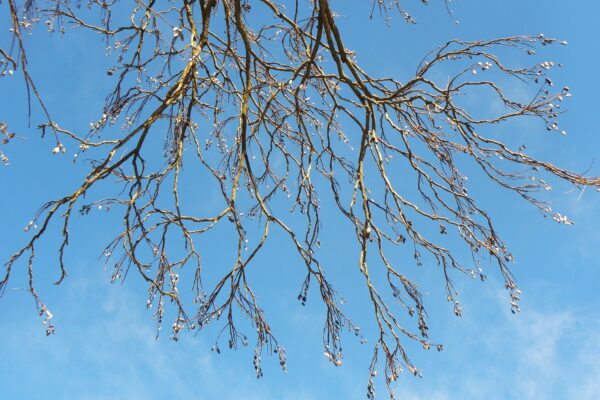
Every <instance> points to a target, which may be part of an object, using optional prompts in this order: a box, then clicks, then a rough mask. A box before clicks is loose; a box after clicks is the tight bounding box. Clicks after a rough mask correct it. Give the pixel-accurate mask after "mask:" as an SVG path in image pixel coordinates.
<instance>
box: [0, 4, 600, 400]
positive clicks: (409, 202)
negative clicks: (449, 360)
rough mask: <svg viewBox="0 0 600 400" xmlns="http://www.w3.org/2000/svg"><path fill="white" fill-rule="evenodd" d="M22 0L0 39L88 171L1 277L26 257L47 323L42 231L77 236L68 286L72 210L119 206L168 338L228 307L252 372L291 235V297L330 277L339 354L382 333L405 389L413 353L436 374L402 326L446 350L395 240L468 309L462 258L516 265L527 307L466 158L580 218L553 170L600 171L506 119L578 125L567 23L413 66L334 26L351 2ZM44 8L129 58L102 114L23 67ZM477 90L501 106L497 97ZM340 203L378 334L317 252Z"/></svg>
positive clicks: (119, 58)
mask: <svg viewBox="0 0 600 400" xmlns="http://www.w3.org/2000/svg"><path fill="white" fill-rule="evenodd" d="M422 2H423V3H427V1H425V0H422ZM6 3H7V6H8V8H9V9H10V15H11V26H10V34H9V35H5V36H3V37H2V38H1V40H2V41H1V42H0V75H1V78H2V79H8V78H10V76H12V75H13V74H16V73H17V72H18V75H19V76H20V77H21V78H22V79H23V81H24V84H25V85H24V87H25V90H26V91H27V94H28V97H29V99H30V103H29V110H30V113H29V118H30V120H31V121H36V122H35V123H36V124H37V121H40V122H39V126H38V127H39V129H40V132H41V134H42V136H46V137H51V138H52V140H53V147H52V149H51V151H52V153H54V154H56V155H57V156H59V155H61V154H63V153H66V152H67V149H69V150H72V149H73V148H76V149H77V150H76V152H75V153H74V157H73V162H77V163H83V164H84V165H85V171H86V174H85V176H84V177H83V179H81V182H80V185H79V186H78V187H75V188H73V190H72V191H70V192H68V193H65V194H64V196H63V197H60V198H57V199H52V200H49V201H47V202H46V203H44V204H43V205H42V206H41V207H40V209H39V211H38V212H37V213H36V214H35V215H34V216H33V218H32V219H31V221H30V222H29V223H28V225H27V227H26V228H25V229H26V230H28V231H30V232H31V237H30V239H29V241H28V242H27V243H25V244H24V246H23V247H22V248H21V249H19V250H17V251H16V252H15V253H14V255H13V256H12V257H10V259H9V260H7V262H6V263H5V264H4V271H3V274H2V275H0V293H1V292H2V291H3V290H5V289H6V287H7V285H8V284H9V282H10V278H11V274H12V273H13V272H14V271H13V270H15V269H16V268H19V267H20V266H21V265H23V266H24V268H28V272H27V274H28V277H29V288H28V289H29V291H30V292H31V294H32V296H33V297H34V299H35V301H36V304H37V306H38V310H39V312H40V315H41V316H42V317H43V319H44V323H45V324H46V329H47V333H48V334H51V333H54V326H53V324H52V321H51V319H52V314H51V312H50V310H49V308H48V306H47V305H46V303H45V302H44V301H43V296H41V295H40V294H38V290H37V289H36V288H37V286H36V279H35V272H36V266H37V260H36V258H35V255H36V247H37V246H38V244H39V242H40V241H41V240H43V238H44V237H45V236H46V235H49V234H58V235H60V237H61V242H60V244H59V247H58V257H57V259H56V260H55V265H56V267H57V270H58V279H57V281H56V283H57V284H60V283H61V282H62V281H63V280H64V279H65V278H66V277H67V273H68V265H67V263H66V262H65V254H66V252H67V251H68V245H69V242H70V234H71V231H70V226H71V221H72V220H73V218H77V215H78V214H79V215H80V216H81V217H82V218H83V216H84V215H86V214H88V213H89V212H90V211H91V210H93V209H103V210H107V211H108V212H109V215H110V216H111V218H114V219H116V220H120V221H122V227H121V230H120V231H119V232H117V233H116V234H115V237H114V239H113V240H112V241H111V242H110V243H107V244H106V245H105V246H103V248H102V249H99V250H101V251H102V252H103V254H104V256H105V260H106V262H107V265H110V267H111V268H112V269H113V275H112V277H113V282H115V281H119V280H123V279H125V277H126V276H127V275H137V276H138V278H140V279H142V280H143V281H144V282H145V283H146V284H147V290H148V297H147V305H148V308H152V309H153V313H154V317H155V319H156V320H157V323H158V325H159V326H160V325H161V324H162V322H163V319H165V318H167V317H168V318H169V320H168V325H169V327H170V330H171V333H170V335H171V337H172V338H173V339H175V340H177V338H178V336H179V335H180V334H181V333H182V332H183V331H199V330H202V329H203V327H205V326H206V325H208V324H218V325H219V326H220V327H222V331H221V332H222V335H223V337H221V335H219V338H217V341H216V344H215V350H216V351H220V349H219V344H220V341H224V342H225V343H226V344H227V346H228V347H230V348H237V347H238V346H239V345H240V344H243V345H247V344H248V342H249V341H254V342H255V355H254V367H255V369H256V375H257V377H260V376H261V375H262V369H261V355H262V354H263V353H265V352H266V353H271V354H275V355H276V357H277V358H278V360H279V363H280V364H281V367H282V368H283V369H284V370H285V369H286V355H285V350H284V347H283V343H285V338H279V337H276V336H275V335H276V333H275V332H273V331H272V329H271V328H270V325H269V323H268V314H269V304H261V303H260V298H259V297H258V296H256V295H255V292H254V291H253V289H252V287H251V284H250V279H249V276H250V275H251V274H252V268H251V265H252V263H253V260H255V258H256V257H257V254H259V253H260V252H261V251H262V250H263V249H264V248H265V243H267V242H268V241H269V240H270V238H271V237H273V236H274V235H276V236H278V237H283V238H285V240H287V241H288V242H289V243H290V244H291V247H292V248H293V249H294V250H295V251H294V253H295V254H294V257H295V260H296V261H295V262H293V263H292V264H293V268H301V269H302V270H303V274H304V276H305V278H304V280H303V281H301V282H299V290H298V291H297V292H294V293H293V296H297V298H298V300H299V302H300V303H301V304H305V303H306V302H307V301H308V298H309V297H315V298H317V299H319V300H320V301H321V302H322V303H323V305H324V307H325V321H324V328H323V346H324V351H325V355H326V357H327V358H328V359H329V360H330V361H331V362H332V363H333V364H334V365H336V366H339V365H341V363H342V359H343V351H342V345H341V341H342V339H343V337H344V334H345V332H348V333H350V334H351V335H356V336H358V337H359V338H360V340H363V341H366V340H367V339H368V340H369V344H371V345H372V351H373V357H372V362H371V364H370V366H369V377H368V388H367V396H368V397H369V398H374V396H375V389H374V377H375V376H376V375H377V371H378V370H380V371H382V372H383V376H384V379H385V382H386V384H387V385H388V388H389V389H390V393H391V387H390V384H391V382H393V381H395V380H396V379H397V378H398V375H399V374H400V372H401V371H402V370H403V369H406V370H408V371H409V372H410V373H413V374H415V375H419V370H418V369H417V367H416V366H415V365H413V363H412V362H411V360H410V358H409V355H408V354H407V352H406V343H405V341H406V340H410V341H416V342H418V343H419V344H420V345H421V346H422V347H423V348H425V349H430V348H434V349H437V350H442V345H441V344H439V343H437V342H434V341H432V340H431V339H430V338H429V333H428V324H427V313H426V307H425V306H426V305H425V304H424V298H423V292H422V289H421V288H420V287H418V285H417V284H416V283H415V282H414V281H413V280H411V279H410V278H409V277H408V274H407V273H406V270H407V266H406V265H404V263H402V262H400V261H399V260H398V253H402V254H407V253H408V254H410V255H411V257H412V258H413V259H414V265H415V266H420V265H422V264H424V263H426V264H433V265H436V266H438V267H439V269H438V270H439V273H440V274H441V275H442V278H443V285H444V287H445V289H444V290H445V296H446V300H447V301H448V302H450V303H451V305H452V309H453V312H454V313H455V314H456V315H457V316H460V315H461V312H462V309H461V306H460V303H459V298H458V293H457V290H456V289H455V287H454V283H453V282H454V280H455V279H456V277H458V276H460V275H466V276H469V277H472V278H476V279H480V280H482V281H483V280H485V279H486V277H487V274H488V272H486V270H487V269H488V268H489V267H490V264H492V265H495V267H494V268H495V270H494V272H493V273H495V274H498V275H499V276H501V277H502V280H503V282H504V285H505V287H506V289H507V290H508V292H509V296H510V306H511V309H512V311H513V312H517V311H518V310H519V305H518V303H519V295H520V291H519V289H518V287H517V283H516V280H515V278H514V276H513V274H512V273H511V264H512V262H513V257H512V255H511V253H510V251H509V249H508V248H507V246H506V245H505V244H504V242H503V240H502V239H501V237H500V236H499V233H498V231H497V229H496V228H495V225H494V222H493V220H492V218H491V217H490V216H489V214H488V212H487V210H486V209H485V208H483V206H481V205H480V204H479V203H478V202H477V201H476V199H475V198H474V197H473V196H471V195H470V192H469V190H468V183H470V182H471V181H470V180H468V177H469V175H471V174H476V176H477V179H479V180H485V181H486V182H489V183H492V184H493V185H496V186H499V187H502V188H504V189H506V190H508V191H511V192H513V193H514V194H515V195H516V196H517V197H519V198H521V199H523V200H524V203H529V204H530V205H532V206H533V207H534V208H535V209H537V210H539V211H540V212H541V213H542V214H543V215H544V216H548V217H550V218H551V219H553V220H555V221H556V222H557V223H562V224H567V225H568V224H572V221H571V220H570V219H569V218H568V217H567V216H565V215H563V214H560V213H558V212H556V211H555V210H553V209H552V208H551V206H550V205H549V202H548V196H547V192H548V191H550V190H551V189H552V186H551V185H553V181H556V182H562V183H567V184H570V185H573V186H574V187H575V188H577V189H582V188H585V187H586V186H592V187H595V188H598V187H600V178H598V177H588V176H585V173H584V174H582V173H577V172H572V171H569V170H566V169H563V168H561V167H560V166H557V165H555V164H553V163H552V162H551V161H547V160H542V159H538V158H536V157H535V156H533V155H530V154H528V153H527V148H526V147H525V146H524V145H520V144H518V143H516V141H515V139H514V138H510V137H508V138H507V134H506V133H505V134H503V133H502V130H503V129H507V130H514V129H515V128H514V125H511V124H513V121H515V120H536V121H538V126H539V127H541V128H542V129H546V130H547V131H549V132H550V133H553V134H565V133H566V132H564V130H563V129H562V127H561V126H559V123H558V117H559V116H560V114H561V113H562V112H563V111H562V104H563V102H564V101H566V100H568V98H569V97H570V96H571V93H570V89H569V87H567V86H562V85H558V84H554V82H553V80H552V76H551V74H552V71H553V70H554V69H555V68H558V67H559V65H558V63H554V62H552V61H548V60H546V59H545V58H541V57H540V56H538V54H537V53H536V52H537V51H538V49H540V48H543V47H551V46H561V45H566V44H567V43H566V42H564V41H561V40H558V39H554V38H551V37H547V36H545V35H543V34H540V35H536V36H512V37H504V38H497V39H483V40H474V41H465V40H449V41H447V42H446V43H445V44H443V45H441V46H440V47H438V48H436V49H434V50H432V51H431V52H429V53H427V51H424V52H423V54H424V55H425V57H424V58H423V59H422V60H420V61H419V60H418V59H415V60H407V63H408V64H409V65H410V66H413V65H414V67H415V70H414V72H413V73H412V74H411V75H410V76H387V75H383V76H380V75H378V74H377V73H376V72H375V73H373V72H370V71H368V70H367V69H366V68H364V67H362V66H361V62H360V61H359V59H360V57H359V56H360V55H359V54H358V55H357V53H356V52H354V51H352V50H351V46H352V44H351V43H350V42H349V40H347V36H346V33H345V32H344V30H343V29H340V28H339V26H338V25H339V24H338V20H339V18H340V14H338V13H337V12H343V11H344V8H346V7H352V5H351V4H343V3H339V4H335V3H334V2H332V1H329V0H310V1H304V2H289V1H275V0H255V1H250V0H221V1H219V0H199V1H194V0H183V1H169V2H156V1H154V0H150V1H148V2H144V1H139V0H136V1H135V2H131V3H127V4H125V3H119V2H112V1H89V2H87V3H86V4H80V2H73V1H69V0H56V1H47V2H43V3H42V2H39V3H38V2H35V1H31V0H28V1H23V2H19V1H17V0H7V2H6ZM372 5H373V7H372V11H371V15H370V16H369V17H371V18H375V19H382V20H383V21H381V23H390V19H393V17H394V16H397V15H400V16H401V17H402V19H404V20H405V21H406V22H407V23H415V20H414V18H413V17H412V16H411V15H410V14H409V13H408V12H407V11H406V9H405V8H404V6H403V3H402V2H400V1H398V0H376V1H375V0H373V1H372ZM446 6H447V7H448V11H449V18H451V17H452V11H451V9H450V5H449V4H448V3H446ZM336 11H337V12H336ZM39 25H44V26H45V27H46V29H47V30H48V31H49V32H51V33H53V34H58V35H64V34H69V35H79V34H84V33H83V32H86V33H91V34H94V35H98V36H100V37H101V38H102V39H103V42H104V44H105V47H104V48H99V49H98V51H106V54H107V57H108V58H109V60H110V62H111V65H112V66H111V67H110V68H109V69H107V70H106V72H105V75H106V76H103V77H98V79H100V78H102V79H110V82H111V85H112V90H111V91H110V92H108V93H106V94H105V95H106V98H105V102H104V105H103V107H102V108H101V109H99V110H98V120H97V121H95V122H93V123H92V124H90V126H65V125H64V124H63V123H61V121H60V120H59V119H56V118H54V117H53V115H54V110H55V109H56V107H58V105H55V104H47V103H46V102H45V101H44V93H41V91H39V90H38V89H37V87H38V86H37V80H38V79H52V77H36V76H33V75H32V74H30V72H29V68H28V67H29V65H28V54H29V50H28V47H27V35H28V34H29V33H30V32H33V31H35V30H37V26H39ZM432 29H433V28H432ZM71 31H72V32H71ZM36 34H41V33H38V32H36ZM365 34H366V35H368V31H367V32H365ZM406 40H408V39H406ZM373 45H374V46H376V45H377V40H374V44H373ZM399 46H401V45H399ZM524 62H527V64H524ZM90 79H96V77H93V76H91V77H90ZM0 82H1V81H0ZM515 84H516V85H519V87H521V86H522V87H525V88H527V90H526V93H527V95H525V96H524V95H522V94H520V93H515V91H514V90H513V89H512V88H513V87H514V85H515ZM472 98H476V99H479V100H478V101H481V102H486V103H489V104H492V105H493V107H490V110H488V111H485V110H481V108H480V107H477V106H474V105H473V103H470V102H469V101H468V100H469V99H472ZM31 110H34V112H32V111H31ZM24 117H27V116H24ZM509 133H510V132H509ZM0 135H2V143H3V144H4V145H5V146H4V149H3V150H2V151H3V152H0V158H1V161H2V162H3V163H4V164H8V163H9V162H10V160H9V157H10V144H11V142H12V141H13V140H16V139H15V137H16V133H13V132H12V131H11V129H10V126H8V125H7V124H6V123H4V122H2V121H0ZM82 158H84V159H85V160H83V161H80V160H79V159H82ZM191 190H199V191H201V192H203V193H216V194H217V198H218V199H219V200H218V202H217V203H218V204H216V205H211V207H210V208H211V209H212V210H214V212H211V213H208V214H201V213H198V212H197V208H196V207H195V205H194V202H193V201H192V200H190V199H189V193H190V191H191ZM324 204H329V205H331V207H328V208H327V209H328V210H329V211H328V212H332V211H331V210H334V212H335V213H336V215H338V216H339V217H341V218H343V219H344V220H345V221H346V227H347V229H349V230H352V231H353V232H354V237H355V246H356V248H357V249H358V259H357V260H356V266H355V267H354V268H352V270H353V271H354V272H356V273H357V274H360V275H361V276H362V278H363V280H364V286H362V287H359V288H356V290H357V291H358V290H360V291H366V293H367V295H368V298H369V300H370V302H371V309H372V313H373V316H372V321H373V324H374V326H375V329H376V331H377V332H378V333H377V335H375V337H369V338H367V337H363V335H362V333H361V330H360V328H359V327H358V326H356V325H355V324H354V323H353V319H352V316H351V315H350V314H351V313H349V312H348V311H347V310H345V309H343V307H342V306H341V304H342V303H343V298H344V297H348V296H350V295H351V294H346V293H338V292H337V291H336V285H335V282H334V281H332V280H330V279H329V278H328V266H327V265H325V264H323V263H322V262H320V258H319V252H320V247H321V242H320V234H321V231H322V230H324V229H327V226H326V222H324V221H326V220H327V216H326V215H323V212H322V209H323V207H324ZM216 229H223V230H226V231H227V232H229V234H230V237H231V242H230V251H229V253H228V254H224V255H223V264H226V265H222V266H219V267H218V268H215V266H207V265H204V264H203V262H202V251H200V250H199V248H198V246H197V242H198V240H199V238H201V237H204V236H205V235H208V234H209V233H210V232H212V231H213V230H216ZM291 256H292V255H290V259H292V257H291ZM465 256H466V257H465ZM490 259H491V260H492V263H490V261H489V260H490ZM131 278H133V277H130V279H131ZM190 289H191V294H190V293H189V291H190ZM244 316H245V317H247V318H248V319H249V320H250V321H252V325H253V329H254V332H255V333H253V334H252V335H249V336H247V333H245V332H244V331H242V330H240V329H239V328H238V324H239V322H238V320H239V319H241V318H243V317H244ZM288 345H290V344H288Z"/></svg>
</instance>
